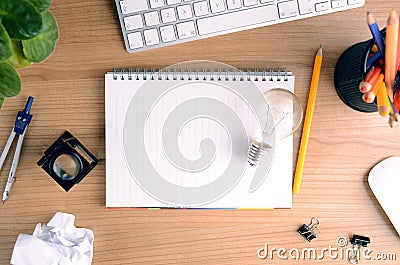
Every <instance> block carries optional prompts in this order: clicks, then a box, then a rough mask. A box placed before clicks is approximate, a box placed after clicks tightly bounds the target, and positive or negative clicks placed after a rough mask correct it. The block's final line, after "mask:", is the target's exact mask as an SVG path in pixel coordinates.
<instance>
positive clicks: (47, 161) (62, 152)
mask: <svg viewBox="0 0 400 265" xmlns="http://www.w3.org/2000/svg"><path fill="white" fill-rule="evenodd" d="M97 163H98V160H97V158H96V157H94V156H93V155H92V154H91V153H90V152H89V151H88V150H87V149H86V148H85V147H84V146H83V145H82V144H81V143H80V142H79V141H78V139H76V138H75V137H74V136H73V135H72V134H71V133H69V132H68V131H66V132H65V133H63V134H62V135H61V136H60V137H59V138H58V139H57V141H55V142H54V143H53V144H52V145H51V146H50V147H49V148H48V149H47V150H46V151H45V152H44V156H43V157H42V158H41V159H40V160H39V161H38V162H37V165H38V166H41V167H42V168H43V170H44V171H46V172H47V173H48V174H49V175H50V176H51V177H52V178H53V179H54V180H55V181H56V182H57V183H58V184H59V185H60V186H61V187H62V188H63V189H64V190H65V191H69V190H70V189H71V188H72V187H73V186H74V185H75V184H78V183H79V182H80V181H81V180H82V179H83V177H85V176H86V175H87V174H88V173H89V172H90V171H91V170H92V169H93V168H94V167H95V166H96V165H97Z"/></svg>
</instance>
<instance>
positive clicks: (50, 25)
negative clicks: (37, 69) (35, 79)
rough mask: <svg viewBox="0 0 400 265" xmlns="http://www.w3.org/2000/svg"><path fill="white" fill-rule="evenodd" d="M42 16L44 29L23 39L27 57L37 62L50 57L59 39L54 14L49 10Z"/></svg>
mask: <svg viewBox="0 0 400 265" xmlns="http://www.w3.org/2000/svg"><path fill="white" fill-rule="evenodd" d="M42 17H43V31H42V32H41V33H40V34H39V35H37V36H36V37H34V38H32V39H29V40H23V41H22V46H23V50H24V55H25V57H26V58H27V59H28V60H29V61H32V62H35V63H39V62H41V61H43V60H45V59H46V58H47V57H49V56H50V54H51V53H52V52H53V50H54V48H55V46H56V42H57V40H58V26H57V22H56V20H55V18H54V17H53V15H52V14H51V13H50V12H49V11H45V12H43V13H42Z"/></svg>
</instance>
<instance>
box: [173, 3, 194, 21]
mask: <svg viewBox="0 0 400 265" xmlns="http://www.w3.org/2000/svg"><path fill="white" fill-rule="evenodd" d="M176 10H177V11H178V17H179V19H180V20H184V19H188V18H191V17H193V14H192V8H191V6H190V5H183V6H178V7H177V8H176Z"/></svg>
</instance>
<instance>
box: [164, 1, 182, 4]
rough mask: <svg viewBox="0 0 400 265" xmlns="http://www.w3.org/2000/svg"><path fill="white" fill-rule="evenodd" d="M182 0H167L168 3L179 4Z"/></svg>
mask: <svg viewBox="0 0 400 265" xmlns="http://www.w3.org/2000/svg"><path fill="white" fill-rule="evenodd" d="M180 2H181V0H167V5H174V4H179V3H180Z"/></svg>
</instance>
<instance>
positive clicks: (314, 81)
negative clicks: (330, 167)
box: [293, 46, 322, 194]
mask: <svg viewBox="0 0 400 265" xmlns="http://www.w3.org/2000/svg"><path fill="white" fill-rule="evenodd" d="M321 65H322V46H320V47H319V49H318V51H317V54H316V55H315V59H314V69H313V73H312V77H311V85H310V92H309V95H308V103H307V110H306V115H305V118H304V125H303V132H302V135H301V142H300V150H299V155H298V158H297V165H296V173H295V177H294V182H293V193H294V194H298V193H299V191H300V183H301V178H302V175H303V167H304V161H305V157H306V151H307V145H308V138H309V135H310V128H311V121H312V116H313V112H314V106H315V101H316V98H317V90H318V81H319V75H320V72H321Z"/></svg>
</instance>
